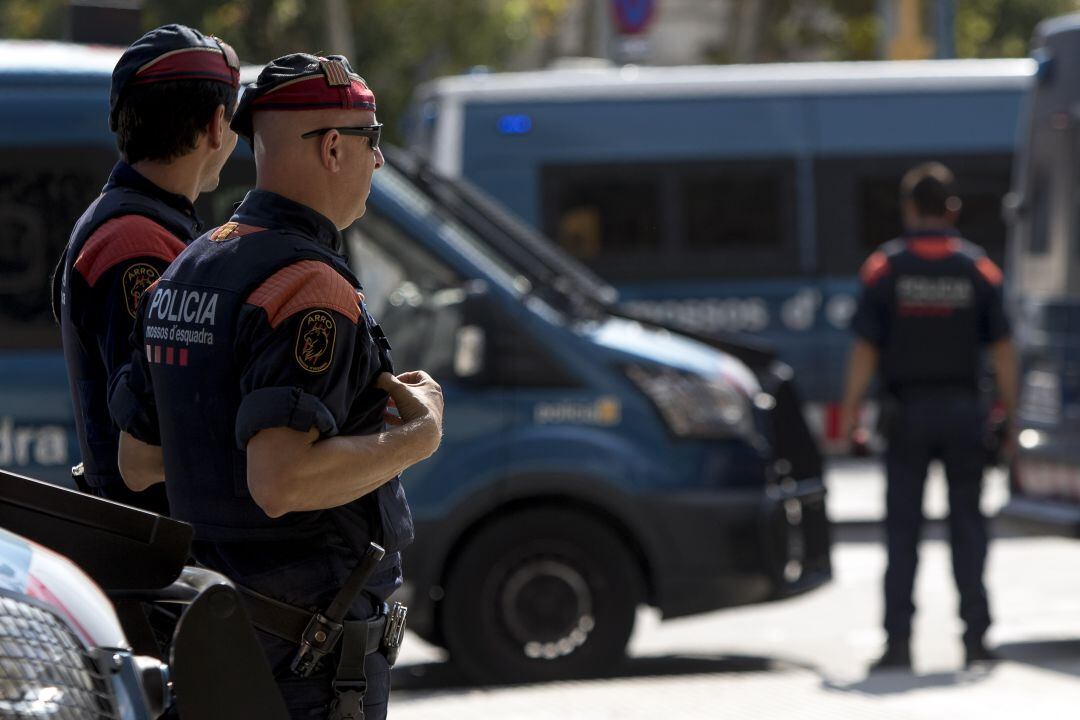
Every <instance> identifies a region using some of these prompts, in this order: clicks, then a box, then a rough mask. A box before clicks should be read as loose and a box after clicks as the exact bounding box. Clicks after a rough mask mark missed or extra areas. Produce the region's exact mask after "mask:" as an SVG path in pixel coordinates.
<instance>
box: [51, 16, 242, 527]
mask: <svg viewBox="0 0 1080 720" xmlns="http://www.w3.org/2000/svg"><path fill="white" fill-rule="evenodd" d="M239 69H240V66H239V62H238V60H237V58H236V54H235V53H234V52H233V50H232V48H230V47H229V46H228V45H226V44H225V43H223V42H221V41H220V40H217V39H216V38H212V37H207V36H205V35H203V34H202V33H200V32H199V31H198V30H193V29H192V28H189V27H184V26H182V25H167V26H165V27H160V28H157V29H156V30H151V31H150V32H148V33H147V34H146V35H144V36H142V37H141V38H139V39H138V40H137V41H136V42H135V44H133V45H132V46H131V47H129V48H128V49H127V50H126V51H125V52H124V54H123V55H122V56H121V57H120V60H119V62H117V64H116V68H115V69H114V70H113V76H112V93H111V96H110V103H109V104H110V111H109V124H110V127H111V128H112V130H113V131H114V132H115V133H116V144H117V146H118V147H119V149H120V154H121V157H122V158H123V159H122V160H121V161H120V162H118V163H117V164H116V167H114V168H113V171H112V174H111V175H110V176H109V180H108V182H107V183H106V184H105V187H104V189H103V190H102V194H101V196H100V197H98V199H97V200H95V201H94V202H93V203H92V204H91V205H90V207H89V208H87V210H86V212H84V213H83V215H82V217H81V218H79V221H78V223H76V225H75V229H74V230H73V231H72V234H71V239H70V242H69V243H68V246H67V249H66V250H65V253H64V256H63V258H62V260H61V262H62V265H61V266H60V268H58V271H59V277H58V278H56V279H54V282H57V281H58V282H57V287H56V290H57V292H58V294H59V305H60V307H59V313H58V316H59V320H60V326H61V333H62V336H63V343H64V357H65V360H66V362H67V370H68V379H69V382H70V387H71V398H72V402H73V404H74V407H75V423H76V430H77V432H78V436H79V446H80V450H81V452H82V461H83V470H84V472H83V476H82V482H81V484H82V485H83V488H84V489H87V490H89V491H91V492H93V493H95V494H97V495H100V496H102V497H106V498H109V499H111V500H117V501H119V502H124V503H127V504H129V505H137V506H140V507H144V508H146V509H148V510H153V511H154V512H159V513H167V512H168V505H167V503H166V500H165V492H164V489H163V488H160V487H159V488H156V489H154V490H151V491H150V492H148V493H144V494H137V493H133V492H131V491H129V490H128V489H127V487H125V485H124V483H123V480H122V479H121V477H120V472H119V470H118V468H117V446H118V436H119V431H118V429H117V427H116V425H115V424H114V423H113V421H112V419H111V417H110V416H109V411H108V405H107V398H108V395H107V389H108V382H109V377H110V376H111V375H112V374H113V373H114V372H115V371H116V370H117V369H118V368H119V367H120V366H121V365H123V364H124V363H126V362H128V360H130V358H131V345H130V344H129V336H130V335H131V329H132V325H133V324H134V319H135V311H136V307H137V305H138V302H139V297H140V295H141V294H142V293H143V292H144V291H145V290H146V288H147V287H149V285H150V284H151V283H152V282H154V281H155V280H157V278H158V277H159V276H160V275H161V272H162V271H163V270H164V269H165V267H166V266H167V265H168V264H169V262H170V261H172V259H173V258H175V257H176V255H177V254H178V253H179V252H180V251H181V250H183V248H184V247H185V246H186V245H187V244H188V243H189V242H190V241H191V240H193V239H194V238H195V236H196V235H198V233H199V232H200V230H201V227H200V224H199V219H198V218H197V217H196V215H195V208H194V206H193V205H192V203H193V202H194V201H195V198H197V197H198V195H199V193H200V192H203V191H207V190H213V189H214V188H215V187H217V184H218V175H219V173H220V171H221V168H222V166H223V165H224V163H225V160H226V159H227V158H228V156H229V154H230V153H231V152H232V149H233V147H234V146H235V145H236V134H235V133H234V132H232V130H231V129H229V126H228V123H229V120H230V119H231V118H232V114H233V110H234V109H235V107H236V96H237V89H238V88H239V84H240V74H239Z"/></svg>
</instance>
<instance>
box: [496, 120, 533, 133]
mask: <svg viewBox="0 0 1080 720" xmlns="http://www.w3.org/2000/svg"><path fill="white" fill-rule="evenodd" d="M498 128H499V133H500V134H502V135H525V134H526V133H528V132H529V131H530V130H532V118H531V117H529V116H528V115H503V116H502V117H501V118H499V123H498Z"/></svg>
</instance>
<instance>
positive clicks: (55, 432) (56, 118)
mask: <svg viewBox="0 0 1080 720" xmlns="http://www.w3.org/2000/svg"><path fill="white" fill-rule="evenodd" d="M119 54H120V50H119V49H117V48H111V49H110V48H88V47H79V46H72V45H64V44H60V43H24V42H14V41H12V42H0V93H2V96H3V97H4V102H3V103H0V148H2V151H0V278H2V281H0V321H2V323H3V327H2V329H0V344H2V345H0V467H3V468H13V469H17V470H19V471H21V472H24V473H26V474H28V475H32V476H36V477H38V478H41V479H49V480H52V481H54V482H69V481H70V480H69V478H68V466H69V465H70V464H72V463H74V462H77V461H78V457H76V455H77V451H75V448H77V447H78V444H77V443H76V442H75V439H74V423H73V418H72V414H71V406H70V400H69V398H68V385H67V380H66V377H65V369H64V362H63V357H62V354H61V352H60V347H59V333H58V331H57V330H56V328H55V327H53V325H52V320H51V318H50V316H49V310H48V307H49V283H48V278H49V275H50V272H51V269H52V265H53V263H55V261H56V258H57V257H58V256H59V254H60V251H61V249H62V247H63V245H64V243H65V242H66V240H67V237H68V233H69V230H70V226H71V224H72V223H73V222H74V221H75V220H76V219H77V218H78V216H79V215H80V213H81V212H82V210H83V208H84V207H85V206H86V204H87V203H88V202H90V201H91V200H92V199H93V198H94V196H95V195H96V194H97V193H98V192H99V189H100V187H101V185H102V183H103V182H104V180H105V178H106V177H107V175H108V171H109V168H110V167H111V166H112V164H113V163H114V162H115V160H116V150H115V147H114V138H113V137H112V135H111V134H110V133H109V131H108V127H107V122H106V119H107V116H108V112H107V99H108V88H109V77H110V72H111V70H112V67H113V64H114V63H115V62H116V59H117V58H118V57H119ZM257 71H258V68H250V67H249V68H245V69H244V70H243V72H242V78H243V79H245V80H247V81H250V80H252V79H254V74H255V73H256V72H257ZM386 153H387V159H388V163H387V165H386V166H385V167H383V168H382V169H381V170H379V172H377V173H376V174H375V177H374V181H373V185H372V192H371V195H370V197H369V199H368V205H367V208H368V209H367V213H366V214H365V216H364V217H363V218H362V219H361V220H359V221H358V222H357V223H355V224H354V225H353V226H352V227H350V228H349V229H348V230H347V231H345V233H343V236H344V244H345V248H344V251H345V252H346V253H347V254H348V255H349V256H350V262H351V264H352V265H353V268H354V269H355V270H356V273H357V275H358V276H359V277H360V279H361V281H362V282H363V283H364V285H365V287H366V297H367V303H368V306H369V308H371V310H372V312H373V314H374V315H375V316H376V317H378V318H379V320H380V323H381V324H382V326H383V327H384V328H385V329H386V331H387V333H388V335H389V336H390V338H391V341H392V342H393V344H394V347H393V355H394V359H395V363H396V364H397V366H398V367H400V368H402V369H406V368H424V369H425V370H428V371H430V372H431V373H432V374H433V375H434V376H435V377H436V378H438V379H439V381H440V383H441V384H442V387H443V391H444V394H445V396H446V407H447V411H446V412H447V414H446V423H445V433H446V434H445V438H444V439H443V443H442V446H441V448H440V450H439V452H438V453H437V454H436V455H435V456H433V457H432V458H429V459H428V460H426V461H424V462H423V463H420V464H418V465H416V466H414V467H412V468H410V469H409V471H408V473H407V474H406V476H405V484H406V487H407V492H408V496H409V501H410V504H411V506H412V509H413V514H414V519H415V521H416V542H415V543H414V544H413V545H412V546H411V547H410V548H409V549H408V550H407V551H406V553H405V568H406V577H407V581H408V585H409V587H407V588H406V589H405V594H408V595H409V596H410V601H409V604H410V613H409V622H410V627H411V628H412V629H414V630H415V631H416V632H417V633H419V634H420V635H422V636H423V637H424V638H426V639H428V640H430V641H432V642H434V643H437V644H439V645H442V646H443V647H446V648H447V649H448V650H449V651H450V654H451V657H452V658H453V659H454V660H456V661H457V662H458V664H459V665H460V666H461V667H462V668H464V669H465V670H466V671H467V672H468V673H469V674H470V676H472V677H473V678H474V679H476V680H479V681H490V680H535V679H544V678H553V677H565V676H568V675H582V674H598V673H603V672H605V671H607V670H608V669H610V668H611V667H612V665H613V664H614V663H615V662H616V661H617V660H618V658H619V657H621V656H622V654H623V651H624V648H625V646H626V643H627V641H628V639H629V637H630V633H631V630H632V628H633V625H634V620H635V617H636V610H637V607H638V605H639V604H642V603H645V604H648V605H651V606H653V607H656V608H658V609H659V610H660V611H661V612H662V613H663V615H664V617H665V618H667V617H679V616H683V615H690V614H694V613H700V612H707V611H711V610H714V609H717V608H722V607H729V606H734V605H740V604H746V603H753V602H762V601H766V600H774V599H779V598H783V597H788V596H791V595H795V594H798V593H802V592H806V591H808V590H812V589H813V588H816V587H818V586H820V585H821V584H822V583H824V582H826V581H827V580H828V579H829V577H830V575H831V566H830V559H829V542H830V541H829V523H828V518H827V515H826V511H825V499H824V496H825V489H824V485H823V483H822V480H821V458H820V455H819V454H818V453H817V450H816V447H815V446H814V444H813V442H812V439H811V438H810V437H809V431H808V430H807V429H806V426H805V422H804V421H803V419H802V417H801V414H800V413H799V410H798V400H797V394H796V392H795V390H794V386H793V380H792V373H791V370H790V368H789V367H787V366H786V365H784V364H783V363H780V362H778V361H776V360H775V358H773V357H771V356H770V355H769V354H768V353H766V352H762V351H758V350H755V349H753V348H746V347H742V346H738V345H737V344H734V343H731V342H726V341H723V340H722V339H717V338H705V339H703V340H701V341H699V340H694V339H692V338H690V337H687V336H684V335H681V334H679V333H676V332H673V331H672V330H671V329H669V328H666V327H663V326H660V325H658V324H656V323H647V322H638V321H634V320H632V319H628V318H626V317H622V316H620V315H619V314H618V309H617V308H615V307H613V306H612V303H613V301H614V300H615V299H616V295H615V292H614V290H613V289H612V288H611V287H609V286H607V285H606V284H605V283H604V282H602V281H601V280H599V279H597V278H596V277H594V276H593V275H592V273H590V272H589V271H588V270H587V269H585V268H583V267H581V266H580V265H579V264H578V263H577V262H576V261H574V260H573V259H572V258H570V257H568V256H566V254H565V253H563V252H562V251H560V250H559V249H558V248H557V247H554V246H553V245H551V244H550V243H548V242H547V241H546V240H545V239H544V238H542V237H540V236H538V235H537V234H536V233H534V232H530V231H529V230H527V229H526V228H524V227H522V226H520V224H518V223H517V222H516V221H515V220H514V219H513V218H512V217H510V216H508V215H507V214H506V213H505V212H503V211H502V210H501V209H499V208H498V207H497V206H496V205H495V204H494V203H493V202H492V201H490V200H488V199H487V198H485V197H484V196H483V195H482V194H481V193H479V192H477V191H476V190H474V189H472V188H471V187H469V186H468V185H467V184H465V183H463V182H460V181H448V180H446V179H445V178H442V177H441V176H439V175H437V174H434V173H432V172H430V171H429V170H428V169H426V168H424V167H423V166H422V165H420V164H418V163H416V162H414V161H412V160H411V159H410V158H409V157H407V156H404V155H401V154H399V153H395V152H393V149H392V148H387V150H386ZM253 180H254V167H253V165H252V162H251V153H250V152H249V151H248V150H247V148H246V147H245V146H244V145H243V144H241V145H240V146H239V147H238V149H237V151H236V155H235V156H234V157H233V158H232V160H231V161H230V162H229V163H228V164H227V165H226V167H225V170H224V172H223V174H222V182H221V186H220V187H219V188H218V190H217V191H215V192H214V193H210V194H207V195H204V196H202V197H200V198H199V203H198V205H199V211H200V214H201V216H202V218H203V219H204V221H206V222H208V223H214V222H222V221H223V220H225V219H226V218H228V217H229V215H230V214H231V212H232V204H233V203H234V202H235V201H236V200H239V199H240V198H241V197H242V195H243V193H244V192H245V191H246V190H247V189H248V188H249V187H250V186H251V183H252V182H253Z"/></svg>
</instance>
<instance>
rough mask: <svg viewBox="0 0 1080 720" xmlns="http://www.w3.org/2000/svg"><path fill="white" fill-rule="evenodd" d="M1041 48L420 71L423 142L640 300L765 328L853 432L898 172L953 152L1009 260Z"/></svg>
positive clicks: (634, 307)
mask: <svg viewBox="0 0 1080 720" xmlns="http://www.w3.org/2000/svg"><path fill="white" fill-rule="evenodd" d="M1034 69H1035V63H1033V62H1032V61H1030V60H1027V59H1012V60H951V61H922V62H861V63H804V64H791V65H756V66H718V67H674V68H660V67H632V66H627V67H622V68H602V69H595V68H594V69H557V70H549V71H542V72H526V73H506V74H490V75H489V74H473V75H465V76H459V77H449V78H444V79H440V80H436V81H433V82H430V83H428V84H426V85H423V86H421V87H420V88H419V89H418V91H417V93H416V95H415V100H414V106H413V110H412V112H411V114H410V120H409V125H408V133H409V136H410V138H411V140H410V142H411V147H412V148H413V149H415V150H417V151H418V152H419V153H421V154H423V155H425V156H426V157H427V158H428V159H429V161H430V162H431V163H432V165H433V166H434V167H435V168H436V169H437V170H439V171H441V172H442V173H444V174H446V175H449V176H452V177H458V176H461V177H466V178H468V179H470V180H471V181H472V182H474V183H476V184H477V185H478V186H479V187H480V188H481V189H483V190H485V191H486V192H487V193H489V194H490V195H492V196H493V197H494V198H495V199H497V200H500V201H502V202H503V203H504V204H505V205H506V206H508V207H509V208H510V209H511V210H512V211H514V212H516V213H517V214H518V215H519V216H520V217H521V218H522V219H524V220H525V221H526V222H528V223H530V224H531V225H533V226H534V227H536V228H537V229H539V230H541V231H542V232H544V233H545V234H547V235H548V236H549V237H551V238H553V239H555V240H556V241H557V242H558V244H560V245H561V246H562V247H563V248H564V249H566V250H567V251H569V252H570V253H571V254H572V255H574V256H576V257H577V258H578V259H580V260H582V261H584V262H585V263H586V264H587V265H588V266H589V267H590V268H591V269H593V270H594V271H595V272H597V273H598V274H599V275H600V276H602V277H603V278H604V279H606V280H607V281H609V282H611V283H612V284H614V285H615V286H616V287H617V288H618V290H619V292H620V297H621V298H622V301H623V307H624V308H625V309H627V310H631V311H633V312H635V313H638V314H644V315H646V316H649V317H653V318H656V319H661V320H664V321H668V322H675V323H677V324H679V326H680V327H684V328H687V329H691V330H694V331H698V332H703V333H709V332H714V331H720V330H722V331H735V332H741V333H753V334H754V335H756V336H758V337H760V338H762V339H763V340H764V341H766V342H767V343H768V344H769V345H771V346H772V347H774V348H775V349H776V350H777V351H778V352H779V354H780V357H781V358H782V359H783V360H784V361H785V362H787V363H789V364H790V365H792V366H793V367H794V368H795V370H796V372H797V374H798V376H799V378H800V380H801V382H802V384H803V385H804V387H806V388H808V393H807V400H808V401H809V403H810V409H811V412H810V413H809V415H810V417H811V418H812V419H813V421H814V422H815V424H817V425H818V428H819V430H820V431H821V432H822V434H823V436H824V437H825V438H826V439H836V433H837V431H838V429H839V424H838V419H839V415H838V412H837V411H836V407H835V405H833V403H834V402H836V401H838V400H839V397H840V390H841V377H842V370H843V365H844V358H845V354H846V350H847V346H848V342H849V338H848V335H847V325H848V321H849V318H850V317H851V314H852V312H853V309H854V294H855V291H856V283H855V274H856V272H857V270H858V268H859V266H860V264H861V263H862V261H863V260H864V259H865V258H866V256H867V255H868V254H869V253H870V252H871V251H872V250H873V249H874V248H875V247H876V246H877V245H879V244H880V243H882V242H884V241H886V240H888V239H890V238H892V237H895V236H896V235H898V234H899V233H900V231H901V225H900V216H899V211H898V208H897V193H898V188H899V179H900V176H901V175H902V173H903V172H904V171H905V170H906V169H908V168H910V167H911V166H912V165H914V164H916V163H919V162H923V161H925V160H931V159H933V160H940V161H943V162H945V163H946V164H947V165H949V167H950V168H952V169H953V170H954V171H955V173H956V175H957V178H958V181H959V185H960V189H961V192H962V195H963V198H964V211H963V215H962V216H961V218H960V229H961V231H962V232H964V233H965V235H967V236H968V237H969V238H970V239H972V240H973V241H975V242H978V243H980V244H982V245H984V246H985V248H986V250H987V251H988V253H989V255H990V257H991V258H993V259H994V260H995V261H997V262H999V263H1000V262H1001V261H1002V260H1003V255H1004V247H1005V225H1004V223H1003V221H1002V219H1001V198H1002V197H1003V196H1004V195H1005V193H1006V192H1007V191H1008V189H1009V179H1010V173H1011V166H1012V151H1013V145H1014V143H1015V139H1016V137H1015V136H1016V126H1017V117H1018V114H1019V110H1020V104H1021V99H1022V97H1023V95H1024V92H1025V90H1026V89H1027V88H1028V87H1029V86H1030V84H1031V79H1032V75H1033V73H1034Z"/></svg>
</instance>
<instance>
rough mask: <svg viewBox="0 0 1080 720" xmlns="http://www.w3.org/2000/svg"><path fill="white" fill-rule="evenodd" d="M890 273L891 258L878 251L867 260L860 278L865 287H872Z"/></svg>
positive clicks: (860, 272)
mask: <svg viewBox="0 0 1080 720" xmlns="http://www.w3.org/2000/svg"><path fill="white" fill-rule="evenodd" d="M888 273H889V256H888V255H886V254H885V253H883V252H881V251H880V250H878V251H877V252H875V253H873V254H871V255H870V257H868V258H866V262H864V263H863V266H862V270H860V271H859V277H860V278H861V279H862V282H863V285H866V286H867V287H870V286H871V285H874V284H876V283H877V281H878V280H880V279H881V278H883V277H885V276H886V275H887V274H888Z"/></svg>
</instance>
